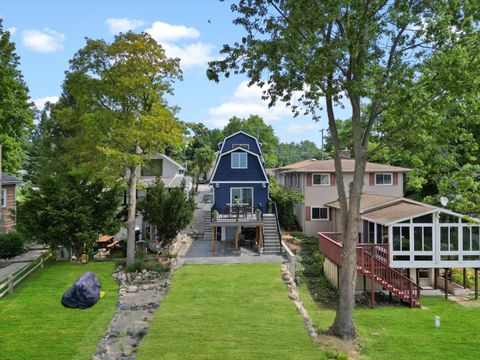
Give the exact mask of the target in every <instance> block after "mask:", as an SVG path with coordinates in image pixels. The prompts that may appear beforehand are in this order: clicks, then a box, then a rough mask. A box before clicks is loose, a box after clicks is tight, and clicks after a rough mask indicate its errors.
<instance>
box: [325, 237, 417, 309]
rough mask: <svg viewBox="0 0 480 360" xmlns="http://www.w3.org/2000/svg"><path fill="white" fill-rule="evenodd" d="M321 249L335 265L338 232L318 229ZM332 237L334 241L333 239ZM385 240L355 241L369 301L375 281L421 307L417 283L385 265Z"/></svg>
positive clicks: (338, 260) (386, 249)
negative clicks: (369, 292) (368, 293)
mask: <svg viewBox="0 0 480 360" xmlns="http://www.w3.org/2000/svg"><path fill="white" fill-rule="evenodd" d="M318 235H319V241H320V242H319V245H320V252H322V253H323V254H324V255H325V256H326V257H327V258H328V259H329V260H330V261H332V262H333V263H335V264H336V265H338V266H341V263H340V259H341V257H340V254H341V251H342V244H341V242H339V241H338V240H339V238H340V237H341V234H340V233H318ZM332 238H335V239H336V240H337V241H335V240H333V239H332ZM388 259H389V257H388V245H387V244H358V245H357V272H358V273H359V274H361V275H365V276H366V277H368V278H369V279H370V280H371V286H372V291H371V296H372V301H371V304H372V306H373V303H374V301H373V300H374V299H373V296H374V292H375V284H379V285H380V286H381V287H382V289H384V290H388V291H390V292H391V293H392V294H394V295H395V296H397V297H398V298H399V299H400V300H402V301H404V302H406V303H408V304H409V305H410V306H411V307H420V301H419V300H420V286H418V285H417V284H415V283H414V282H413V281H412V280H411V279H409V278H407V277H406V276H404V275H402V274H401V273H400V272H399V271H397V270H395V269H393V268H392V267H390V266H389V265H388Z"/></svg>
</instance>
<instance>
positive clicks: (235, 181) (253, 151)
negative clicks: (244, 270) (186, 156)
mask: <svg viewBox="0 0 480 360" xmlns="http://www.w3.org/2000/svg"><path fill="white" fill-rule="evenodd" d="M220 145H221V149H220V151H219V153H218V157H217V161H216V163H215V167H214V170H213V173H212V176H211V179H210V185H211V186H212V187H213V206H212V219H211V220H212V247H213V246H214V244H215V241H217V240H220V241H229V240H234V241H235V245H236V247H238V236H239V233H240V232H242V231H244V230H245V228H251V229H252V228H255V229H256V243H257V246H258V248H259V249H260V251H265V252H271V253H275V252H278V251H279V250H280V248H279V244H280V239H279V229H278V222H277V217H276V214H274V211H272V204H271V203H270V202H269V198H268V185H269V181H268V177H267V174H266V172H265V168H264V161H263V156H262V150H261V148H260V144H259V143H258V140H257V139H256V138H255V137H254V136H252V135H250V134H247V133H245V132H243V131H239V132H237V133H235V134H233V135H230V136H227V137H226V138H225V139H224V140H223V142H222V143H220ZM267 223H268V224H267ZM270 223H271V225H272V226H270ZM267 230H268V231H267ZM270 230H271V231H270ZM270 233H272V234H270ZM270 235H273V237H274V238H273V239H271V237H272V236H270ZM270 240H272V244H271V245H272V246H271V247H270V244H267V242H269V241H270ZM267 245H268V246H267Z"/></svg>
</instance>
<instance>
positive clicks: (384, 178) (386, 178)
mask: <svg viewBox="0 0 480 360" xmlns="http://www.w3.org/2000/svg"><path fill="white" fill-rule="evenodd" d="M375 185H392V173H379V174H375Z"/></svg>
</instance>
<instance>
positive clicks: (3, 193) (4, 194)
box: [2, 189, 7, 208]
mask: <svg viewBox="0 0 480 360" xmlns="http://www.w3.org/2000/svg"><path fill="white" fill-rule="evenodd" d="M4 207H7V190H6V189H2V208H4Z"/></svg>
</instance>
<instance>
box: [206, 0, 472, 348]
mask: <svg viewBox="0 0 480 360" xmlns="http://www.w3.org/2000/svg"><path fill="white" fill-rule="evenodd" d="M475 6H476V4H474V3H471V2H468V1H465V2H464V1H458V2H454V3H452V2H450V1H446V0H445V1H438V0H425V1H422V0H418V1H411V0H400V1H393V2H392V1H383V0H382V1H380V0H378V1H355V0H329V1H313V0H297V1H290V0H240V1H238V2H237V3H235V4H234V5H232V10H233V11H234V12H236V13H237V14H238V15H239V16H238V18H237V19H235V20H234V23H235V24H237V25H240V26H242V27H243V28H244V29H245V31H246V35H245V36H244V37H243V38H242V39H241V41H239V42H236V43H234V44H233V45H225V46H224V47H223V50H222V53H223V54H224V56H225V58H224V59H223V60H219V61H214V62H212V63H211V64H210V68H209V70H208V72H207V75H208V76H209V78H210V79H212V80H216V81H218V75H219V74H224V75H225V76H229V75H230V74H231V73H234V74H237V73H245V74H246V75H247V76H248V77H249V78H250V84H257V85H260V86H263V85H264V84H265V83H268V85H269V86H268V87H267V90H265V93H264V96H265V97H266V98H268V99H269V100H270V104H271V105H273V104H275V103H276V102H277V101H279V100H281V101H283V102H286V103H287V104H290V103H292V98H293V96H294V92H301V94H302V95H301V96H300V97H299V99H298V100H297V101H295V103H294V104H292V109H293V111H294V112H295V114H299V113H301V112H303V113H305V112H306V113H311V114H313V116H314V118H316V119H318V111H319V109H320V108H321V101H322V100H323V99H325V106H326V110H327V118H328V125H329V132H330V134H331V136H332V141H333V145H334V148H335V153H334V161H335V172H336V176H337V179H338V181H337V190H338V194H339V202H340V208H341V209H340V210H341V223H342V226H343V249H342V255H341V257H342V266H341V268H340V298H339V304H338V308H337V312H336V317H335V320H334V323H333V325H332V326H331V328H330V330H329V332H330V334H333V335H336V336H339V337H341V338H344V339H350V338H354V337H355V336H356V331H355V325H354V320H353V308H354V301H355V281H356V276H357V274H356V270H357V269H356V243H357V231H358V221H359V219H360V217H359V209H360V195H361V191H362V188H363V179H364V174H365V166H366V161H367V159H368V158H369V156H370V154H371V152H374V151H375V149H371V148H369V140H370V135H371V133H372V130H373V129H374V128H375V127H376V126H377V125H378V123H379V122H381V121H382V120H384V121H383V123H382V130H383V132H384V134H385V135H388V134H389V133H391V132H394V131H395V130H396V129H398V128H401V127H406V126H408V122H409V121H410V120H409V117H408V116H407V114H406V111H407V110H408V109H403V108H401V107H397V109H398V111H399V113H398V114H397V117H396V118H389V119H384V118H382V116H381V115H382V113H383V112H384V111H385V110H386V109H388V108H389V107H390V106H391V105H392V104H402V103H403V104H408V103H409V102H410V101H411V100H412V99H411V94H410V93H409V90H410V89H411V87H412V86H413V85H414V84H415V80H416V77H415V76H416V70H417V68H418V66H419V65H421V64H422V62H423V61H424V60H425V59H426V58H428V56H429V55H430V53H431V51H432V49H439V48H442V47H449V46H452V45H453V44H454V43H456V42H458V41H462V39H464V38H465V37H466V36H468V35H469V34H470V33H472V32H473V31H475V25H476V22H475V21H477V20H478V15H479V13H478V9H476V8H475ZM342 101H348V102H349V103H350V106H351V109H352V111H351V119H352V134H353V142H352V143H353V149H352V150H353V152H354V156H355V168H354V176H353V181H352V183H351V184H350V186H349V187H348V189H345V185H344V181H343V172H342V163H341V157H340V151H341V149H342V144H341V142H340V138H339V134H338V129H337V126H336V105H338V106H341V102H342ZM362 101H363V102H365V103H367V104H368V105H369V106H368V108H367V113H365V117H366V119H367V123H366V126H365V127H364V128H363V127H362V125H361V118H362V108H361V106H362ZM387 137H388V136H384V137H382V141H383V140H385V139H386V138H387ZM378 146H380V144H379V145H378Z"/></svg>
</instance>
